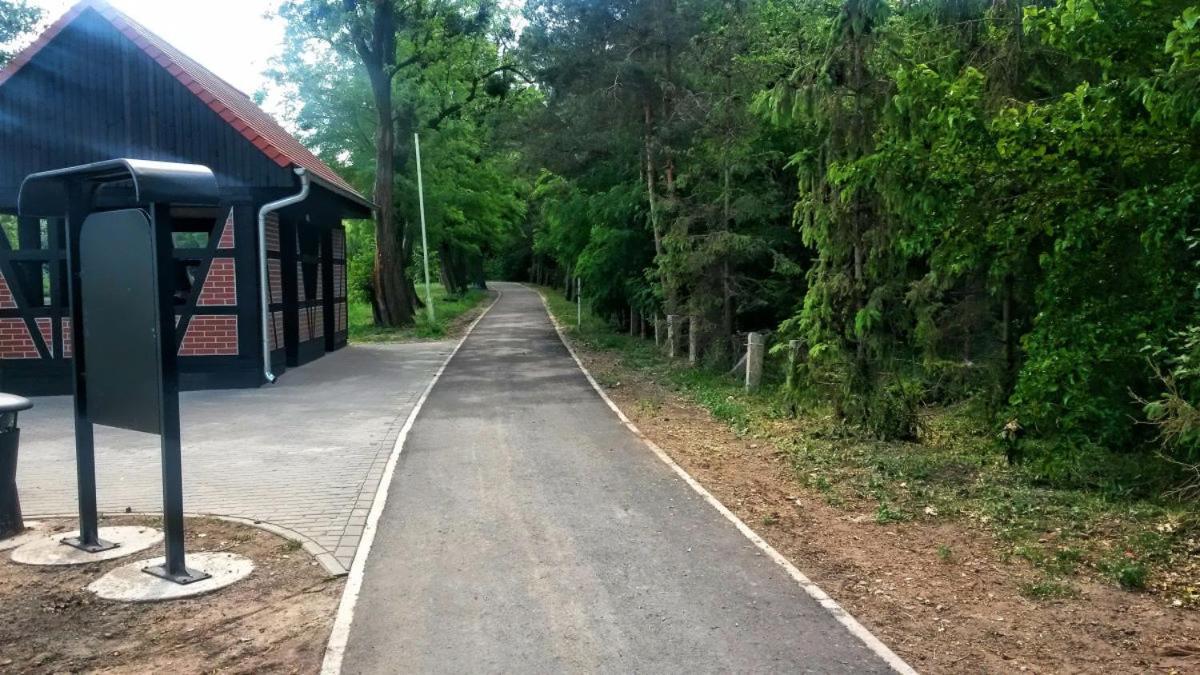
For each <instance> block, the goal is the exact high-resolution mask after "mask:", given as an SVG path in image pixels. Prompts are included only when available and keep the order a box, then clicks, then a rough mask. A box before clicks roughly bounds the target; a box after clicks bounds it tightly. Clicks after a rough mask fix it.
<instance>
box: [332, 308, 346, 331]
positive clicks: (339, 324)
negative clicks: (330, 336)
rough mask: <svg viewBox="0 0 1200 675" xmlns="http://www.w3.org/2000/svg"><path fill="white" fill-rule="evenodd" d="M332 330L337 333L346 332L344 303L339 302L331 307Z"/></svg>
mask: <svg viewBox="0 0 1200 675" xmlns="http://www.w3.org/2000/svg"><path fill="white" fill-rule="evenodd" d="M333 311H334V315H333V320H334V328H335V330H336V331H337V332H338V333H342V332H345V331H346V328H347V326H346V303H344V302H339V303H337V304H336V305H334V306H333Z"/></svg>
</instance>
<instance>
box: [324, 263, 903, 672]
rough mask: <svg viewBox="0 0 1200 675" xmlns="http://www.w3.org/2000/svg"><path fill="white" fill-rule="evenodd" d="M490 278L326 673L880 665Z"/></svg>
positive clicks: (407, 449) (407, 460) (402, 467)
mask: <svg viewBox="0 0 1200 675" xmlns="http://www.w3.org/2000/svg"><path fill="white" fill-rule="evenodd" d="M498 286H499V288H500V289H501V290H502V292H503V295H502V297H501V298H500V300H499V301H498V302H497V304H496V305H495V306H494V307H493V308H492V310H491V311H490V312H489V313H488V314H487V316H485V317H484V319H483V320H482V321H481V322H480V323H479V325H478V326H477V327H476V329H475V331H474V332H473V333H472V334H471V336H470V337H469V338H468V339H467V340H466V342H465V343H464V344H463V346H462V348H461V350H460V351H459V352H458V354H457V355H455V356H454V358H453V359H452V360H451V361H450V363H449V365H448V366H447V368H446V370H445V372H444V373H443V375H442V378H441V379H440V380H439V381H438V383H437V384H436V385H435V386H434V388H433V390H432V392H431V393H430V395H429V399H428V400H427V401H426V403H425V406H424V408H423V409H422V411H421V412H420V414H419V415H418V417H417V419H416V421H415V423H414V426H413V428H412V430H411V433H410V434H409V436H408V439H407V442H406V444H405V446H404V449H403V452H402V454H401V455H400V459H399V462H398V464H397V466H396V471H395V475H394V477H393V482H392V484H391V486H390V495H389V498H388V502H387V505H386V508H385V509H384V511H383V513H382V516H381V518H380V520H379V525H378V531H377V534H376V537H375V541H374V546H373V548H372V549H371V552H370V556H369V557H368V558H367V560H366V565H365V568H364V569H365V572H364V577H363V582H362V592H361V595H360V597H359V600H358V603H357V606H356V608H355V613H354V617H353V622H352V624H351V628H350V635H349V641H348V644H347V646H346V652H345V656H344V660H343V662H342V672H344V673H394V672H429V673H435V672H436V673H478V672H486V673H562V672H611V673H665V672H671V673H685V672H687V673H696V672H701V673H710V672H729V673H732V672H736V673H765V672H813V673H872V672H889V668H888V667H887V665H886V664H885V663H884V661H883V660H882V659H881V658H880V657H878V656H876V655H875V654H874V653H873V652H872V651H870V650H869V649H868V648H867V647H866V646H865V645H864V643H863V642H861V641H860V640H858V639H857V638H856V637H854V636H853V635H852V634H851V633H850V632H849V631H848V630H847V629H846V628H845V627H844V626H843V625H842V624H840V623H838V622H837V621H836V620H835V618H834V617H833V616H832V615H831V614H830V613H829V612H828V611H827V610H825V609H823V608H822V607H821V606H820V605H819V604H817V602H816V601H815V600H813V599H812V598H811V597H810V596H809V595H808V594H807V593H805V592H804V590H803V589H802V588H801V587H800V586H799V585H798V584H797V583H796V581H795V580H794V579H793V578H791V577H790V576H789V575H788V574H787V572H786V571H785V570H784V569H783V568H782V567H781V566H780V565H778V564H776V563H775V562H773V561H772V560H771V559H770V558H769V557H768V556H767V555H765V554H764V553H763V552H762V551H760V550H759V549H758V548H757V547H756V546H754V545H753V543H752V542H751V541H750V540H748V539H747V538H746V537H745V536H743V535H742V534H741V533H740V532H739V531H738V529H737V528H736V527H735V526H734V525H733V524H732V523H731V522H730V521H729V520H727V519H726V518H725V517H723V516H722V515H721V514H720V513H719V512H718V511H717V510H716V509H714V508H713V507H712V506H711V505H709V504H708V503H707V502H705V501H704V499H703V498H702V497H701V496H700V495H699V494H697V493H696V492H695V491H694V490H692V489H691V488H690V487H689V486H688V485H687V484H686V483H685V482H684V481H683V480H682V479H680V477H679V476H678V475H677V474H675V473H674V472H673V471H672V470H671V468H670V467H668V466H667V465H666V464H664V463H663V462H662V461H661V460H659V459H658V457H657V456H655V455H654V454H653V453H652V452H651V451H650V449H649V448H647V447H646V445H645V444H644V443H642V442H641V440H639V439H638V438H637V436H635V435H634V434H633V433H632V432H631V431H630V430H628V429H627V428H626V427H625V426H624V425H623V424H622V423H621V422H620V420H619V419H618V418H617V417H616V415H615V414H614V413H613V412H612V410H610V409H609V408H608V406H607V405H606V404H605V402H604V401H603V400H602V399H601V398H600V397H599V396H598V395H597V393H596V392H595V391H594V390H593V389H592V387H591V386H590V384H589V383H588V381H587V379H586V378H585V376H584V374H583V373H582V371H580V370H579V368H578V367H577V365H576V363H575V361H574V360H573V359H572V358H571V356H570V354H569V353H568V352H567V350H566V349H565V348H564V346H563V345H562V343H561V341H560V340H559V338H558V336H557V334H556V333H555V331H554V328H553V326H552V324H551V323H550V321H549V318H548V317H547V315H546V313H545V310H544V307H543V305H542V303H541V301H540V299H539V298H538V296H537V294H536V293H534V292H533V291H531V290H529V289H526V288H524V287H522V286H518V285H512V284H499V285H498ZM796 562H798V563H800V566H801V567H803V561H796Z"/></svg>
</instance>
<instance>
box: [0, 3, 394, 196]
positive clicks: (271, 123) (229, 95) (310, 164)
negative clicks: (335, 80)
mask: <svg viewBox="0 0 1200 675" xmlns="http://www.w3.org/2000/svg"><path fill="white" fill-rule="evenodd" d="M87 9H92V10H94V11H96V12H97V13H98V14H99V15H100V16H102V17H104V18H105V19H106V20H107V21H108V22H109V23H111V24H112V25H113V27H115V28H116V29H117V30H118V31H120V32H121V33H122V34H123V35H124V36H125V37H127V38H128V39H129V40H130V41H132V42H133V43H134V44H135V45H137V47H138V48H139V49H141V50H142V51H143V52H145V53H146V55H147V56H149V57H150V58H152V59H154V60H155V61H156V62H157V63H158V64H159V65H161V66H162V67H163V68H165V69H166V70H167V72H168V73H170V74H171V75H172V76H173V77H174V78H175V79H177V80H179V82H180V83H181V84H183V85H184V86H185V87H187V88H188V90H190V91H191V92H192V93H193V94H195V95H196V97H197V98H199V99H200V100H201V101H202V102H203V103H204V104H205V105H207V106H208V107H209V108H211V109H212V110H213V112H215V113H217V114H218V115H220V116H221V119H223V120H225V122H226V123H228V124H229V126H231V127H233V128H234V130H236V131H237V132H238V133H240V134H241V135H242V136H245V137H246V140H248V141H250V142H251V143H253V144H254V147H256V148H258V149H259V150H261V151H262V152H263V154H265V155H266V156H267V157H268V158H270V159H271V160H272V161H274V162H275V163H276V164H278V165H279V166H289V165H294V166H298V167H303V168H304V169H306V170H308V171H309V172H310V174H311V175H312V176H313V178H314V179H316V181H317V182H320V183H324V184H325V185H326V186H327V187H329V188H330V189H333V190H334V191H336V192H340V193H343V195H344V196H346V197H349V198H351V199H353V200H355V201H357V202H360V203H361V204H363V205H366V206H371V203H370V202H369V201H368V200H367V199H365V198H364V197H363V196H362V195H360V194H359V193H358V192H357V191H356V190H355V189H354V188H353V187H351V186H350V184H349V183H347V182H346V181H345V180H344V179H343V178H342V177H341V176H339V175H338V174H337V172H336V171H334V170H333V169H331V168H329V166H328V165H327V164H325V163H324V162H322V161H321V160H320V159H319V158H317V156H316V155H314V154H313V153H312V152H311V151H309V149H308V148H306V147H304V145H303V144H302V143H301V142H300V141H298V140H296V138H295V137H294V136H292V135H291V134H289V133H288V132H287V131H285V130H284V129H283V127H281V126H279V123H278V122H276V121H275V120H274V118H272V117H271V116H270V115H269V114H267V113H266V112H265V111H264V110H263V109H262V108H259V107H258V106H257V105H255V103H254V102H253V101H251V100H250V97H248V96H246V95H245V94H244V93H242V92H241V91H239V90H238V89H237V88H236V87H234V86H233V85H231V84H229V83H228V82H226V81H225V80H223V79H221V78H220V77H218V76H217V75H216V74H215V73H213V72H212V71H210V70H208V69H207V68H205V67H204V66H202V65H200V64H199V63H197V62H196V61H194V60H192V59H191V58H190V57H188V56H187V55H186V54H184V53H183V52H181V51H179V50H178V49H176V48H174V47H172V46H171V45H170V44H169V43H167V41H166V40H163V39H162V38H160V37H159V36H157V35H155V34H154V33H152V32H151V31H150V30H149V29H148V28H146V27H145V26H142V25H141V24H139V23H138V22H136V21H134V20H133V19H131V18H129V17H128V16H127V15H125V14H124V13H122V12H121V11H119V10H117V9H116V8H114V7H113V6H112V5H110V4H108V3H107V2H105V1H104V0H82V1H81V2H79V3H78V4H76V5H75V6H74V7H72V8H71V9H70V10H68V11H67V13H66V14H64V15H63V16H62V18H60V19H59V20H58V21H55V22H54V23H53V24H52V25H51V26H50V27H49V28H48V29H47V30H46V32H44V33H42V35H41V36H40V37H38V39H37V40H36V41H35V42H34V43H33V44H32V45H30V46H29V47H28V48H26V49H25V50H24V51H22V52H21V53H20V54H19V55H17V57H16V58H14V59H13V60H12V61H11V62H9V64H8V65H7V66H5V67H4V69H3V70H0V86H3V85H4V83H5V82H6V81H8V79H9V78H11V77H12V76H13V75H14V74H16V73H17V71H19V70H20V69H21V68H22V67H24V66H25V64H27V63H29V61H30V60H31V59H33V57H34V56H35V55H36V54H37V53H38V52H39V51H41V50H42V48H43V47H45V46H46V45H47V44H49V43H50V41H51V40H53V39H54V38H55V37H56V36H57V35H58V34H59V33H60V32H62V30H63V29H64V28H66V27H67V26H69V25H70V24H71V23H72V22H73V21H75V19H77V18H78V17H79V15H80V14H82V13H83V12H84V11H85V10H87Z"/></svg>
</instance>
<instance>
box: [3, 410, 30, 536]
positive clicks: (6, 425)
mask: <svg viewBox="0 0 1200 675" xmlns="http://www.w3.org/2000/svg"><path fill="white" fill-rule="evenodd" d="M32 407H33V404H32V403H30V402H29V400H28V399H24V398H21V397H20V396H13V395H12V394H0V539H5V538H7V537H12V536H15V535H18V534H20V533H21V531H22V530H24V529H25V523H24V521H23V520H22V519H21V500H20V498H19V497H18V496H17V448H18V446H19V445H20V442H21V430H20V429H18V428H17V413H19V412H21V411H22V410H29V409H30V408H32Z"/></svg>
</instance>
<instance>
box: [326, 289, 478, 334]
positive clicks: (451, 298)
mask: <svg viewBox="0 0 1200 675" xmlns="http://www.w3.org/2000/svg"><path fill="white" fill-rule="evenodd" d="M421 293H422V297H424V295H423V294H424V287H422V288H421ZM487 297H488V294H487V293H485V292H483V291H479V290H471V291H468V292H467V293H466V294H464V295H461V296H455V295H450V294H448V293H447V292H446V289H445V288H444V287H442V286H441V285H440V284H433V301H434V315H435V320H434V321H430V320H429V314H428V312H427V311H424V310H422V311H421V313H420V314H419V315H417V317H416V321H415V322H414V324H413V325H412V326H408V327H405V328H385V327H381V326H377V325H375V319H374V317H373V316H372V311H371V303H369V302H366V301H365V300H351V302H350V313H349V324H350V341H351V342H397V341H404V340H440V339H443V338H446V337H447V336H449V335H450V333H451V329H452V327H453V326H455V325H457V324H458V323H459V322H460V321H461V319H462V316H463V315H464V314H466V313H467V312H470V311H471V310H473V309H475V308H477V307H478V306H479V305H481V304H482V303H483V302H484V301H485V300H486V299H487Z"/></svg>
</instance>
